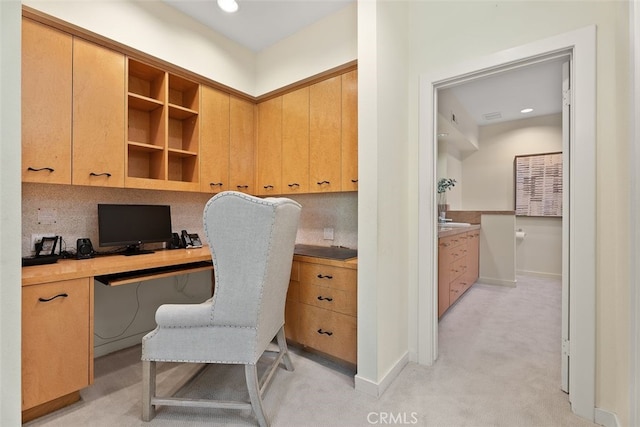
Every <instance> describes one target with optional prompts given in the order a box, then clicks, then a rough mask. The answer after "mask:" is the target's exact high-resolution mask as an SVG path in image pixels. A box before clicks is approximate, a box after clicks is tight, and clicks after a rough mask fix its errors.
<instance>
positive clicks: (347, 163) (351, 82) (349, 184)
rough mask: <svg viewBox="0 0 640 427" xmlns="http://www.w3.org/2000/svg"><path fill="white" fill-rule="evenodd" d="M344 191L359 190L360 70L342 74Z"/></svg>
mask: <svg viewBox="0 0 640 427" xmlns="http://www.w3.org/2000/svg"><path fill="white" fill-rule="evenodd" d="M341 161H342V164H341V165H342V174H341V175H342V191H357V190H358V70H353V71H349V72H348V73H345V74H343V75H342V159H341Z"/></svg>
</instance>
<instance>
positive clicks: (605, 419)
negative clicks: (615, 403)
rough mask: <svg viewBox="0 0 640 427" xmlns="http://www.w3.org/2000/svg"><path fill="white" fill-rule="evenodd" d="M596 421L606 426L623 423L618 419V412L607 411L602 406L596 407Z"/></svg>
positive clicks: (611, 426) (615, 425)
mask: <svg viewBox="0 0 640 427" xmlns="http://www.w3.org/2000/svg"><path fill="white" fill-rule="evenodd" d="M594 422H595V423H596V424H600V425H601V426H604V427H622V425H621V424H620V420H619V419H618V416H617V415H616V414H614V413H613V412H609V411H606V410H604V409H602V408H596V409H595V420H594ZM631 425H633V424H631Z"/></svg>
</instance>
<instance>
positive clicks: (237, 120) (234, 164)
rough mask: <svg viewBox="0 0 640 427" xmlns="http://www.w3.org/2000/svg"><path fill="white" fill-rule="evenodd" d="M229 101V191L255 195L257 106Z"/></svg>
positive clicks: (239, 100)
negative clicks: (255, 126) (255, 125)
mask: <svg viewBox="0 0 640 427" xmlns="http://www.w3.org/2000/svg"><path fill="white" fill-rule="evenodd" d="M229 101H230V104H229V114H230V117H229V127H230V128H229V190H234V191H241V192H243V193H249V194H255V188H254V187H255V161H254V160H255V153H254V148H255V140H254V133H255V131H254V123H255V117H254V116H255V113H254V109H255V105H254V104H253V103H252V102H249V101H245V100H243V99H240V98H237V97H235V96H231V97H230V99H229Z"/></svg>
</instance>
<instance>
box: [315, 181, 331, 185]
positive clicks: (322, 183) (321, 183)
mask: <svg viewBox="0 0 640 427" xmlns="http://www.w3.org/2000/svg"><path fill="white" fill-rule="evenodd" d="M317 184H318V185H324V184H331V182H329V181H320V182H318V183H317Z"/></svg>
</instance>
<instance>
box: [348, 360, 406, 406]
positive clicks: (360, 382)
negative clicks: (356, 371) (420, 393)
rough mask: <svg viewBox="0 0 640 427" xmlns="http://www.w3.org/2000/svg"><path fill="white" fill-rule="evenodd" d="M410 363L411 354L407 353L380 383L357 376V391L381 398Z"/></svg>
mask: <svg viewBox="0 0 640 427" xmlns="http://www.w3.org/2000/svg"><path fill="white" fill-rule="evenodd" d="M407 363H409V353H405V354H404V355H403V356H402V357H401V358H400V359H398V361H396V363H394V364H393V367H392V368H391V369H390V370H389V371H387V373H386V374H385V375H384V376H383V377H382V380H381V381H380V382H378V383H374V382H373V381H371V380H368V379H366V378H363V377H360V376H358V375H356V376H355V378H354V381H355V389H356V390H358V391H360V392H362V393H365V394H368V395H369V396H374V397H380V396H382V393H384V392H385V391H386V390H387V388H389V386H390V385H391V383H392V382H393V381H394V380H395V379H396V378H397V377H398V375H400V372H402V370H403V369H404V367H405V366H407Z"/></svg>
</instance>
